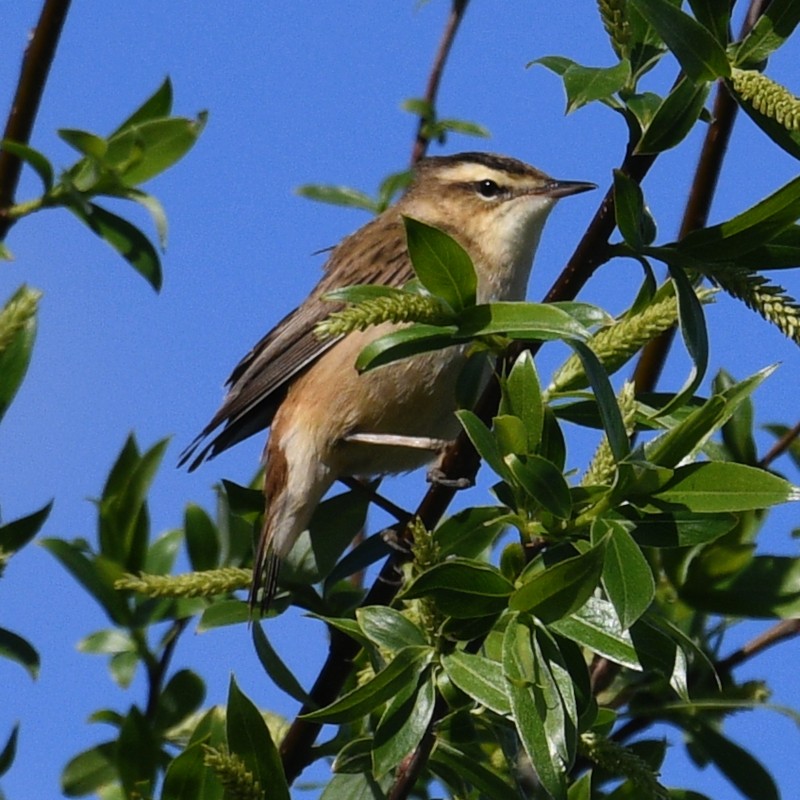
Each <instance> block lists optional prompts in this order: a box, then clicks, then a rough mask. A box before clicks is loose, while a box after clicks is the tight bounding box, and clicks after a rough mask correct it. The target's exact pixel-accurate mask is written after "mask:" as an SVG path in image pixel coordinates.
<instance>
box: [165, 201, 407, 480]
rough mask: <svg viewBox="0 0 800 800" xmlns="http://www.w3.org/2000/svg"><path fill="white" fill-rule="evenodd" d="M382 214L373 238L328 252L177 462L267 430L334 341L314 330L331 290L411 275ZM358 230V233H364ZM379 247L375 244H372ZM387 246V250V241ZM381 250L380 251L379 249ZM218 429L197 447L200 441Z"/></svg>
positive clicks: (354, 239) (396, 282)
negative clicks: (295, 304)
mask: <svg viewBox="0 0 800 800" xmlns="http://www.w3.org/2000/svg"><path fill="white" fill-rule="evenodd" d="M387 217H388V215H382V216H381V217H378V218H377V219H375V220H373V221H372V222H371V223H369V225H368V226H367V228H371V227H373V226H375V227H377V226H379V225H381V226H383V227H385V230H384V231H376V234H381V233H382V234H384V235H377V236H369V235H367V236H362V235H358V236H349V237H347V238H346V239H344V240H343V241H342V243H341V244H340V245H339V246H338V247H337V248H336V249H335V250H334V251H333V253H332V255H331V257H330V259H329V260H328V263H327V264H326V266H325V270H326V271H325V275H324V276H323V278H322V280H321V281H320V282H319V283H318V284H317V286H316V287H315V288H314V290H313V291H312V292H311V295H310V296H309V298H308V299H307V300H306V301H305V302H304V303H303V304H302V305H301V306H300V307H299V308H296V309H295V310H294V311H292V312H291V313H290V314H288V315H287V316H286V317H284V318H283V319H282V320H281V321H280V322H279V323H278V324H277V325H276V326H275V327H274V328H273V329H272V330H271V331H270V332H269V333H268V334H267V335H266V336H264V338H263V339H261V340H260V341H259V342H258V343H257V344H256V345H255V346H254V347H253V349H252V350H251V351H250V352H249V353H248V354H247V355H246V356H245V357H244V358H243V359H242V360H241V361H240V362H239V364H238V365H237V366H236V368H235V369H234V370H233V372H232V373H231V376H230V377H229V378H228V381H227V383H226V386H227V387H228V394H227V395H226V397H225V400H224V401H223V403H222V406H221V407H220V409H219V411H217V413H216V414H215V415H214V417H213V418H212V419H211V421H210V422H209V423H208V425H206V426H205V428H203V430H202V431H201V432H200V434H199V435H198V436H197V437H196V438H195V440H194V441H193V442H192V443H191V444H190V445H189V446H188V447H187V448H186V450H184V452H183V453H182V454H181V459H180V463H181V464H184V463H186V462H190V465H189V469H195V468H196V467H197V466H199V465H200V464H201V463H202V462H203V461H204V460H205V459H206V458H211V457H213V456H215V455H217V454H218V453H221V452H222V451H223V450H226V449H228V448H229V447H231V446H232V445H234V444H236V443H237V442H240V441H242V440H243V439H246V438H247V437H249V436H251V435H252V434H254V433H257V432H258V431H260V430H263V429H264V428H267V427H269V425H270V424H271V422H272V418H273V416H274V415H275V412H276V411H277V409H278V406H279V405H280V404H281V402H282V401H283V398H284V397H285V396H286V391H287V389H288V386H289V384H290V383H291V381H292V380H293V379H294V378H295V377H296V376H297V375H299V374H300V373H301V372H303V371H304V370H305V369H307V368H308V367H309V366H311V364H313V363H314V362H315V361H316V360H317V359H318V358H319V357H320V356H321V355H322V354H323V353H324V352H325V351H326V350H328V349H329V348H330V347H332V346H333V345H334V344H335V343H336V341H337V340H336V339H335V338H331V339H320V338H319V337H318V336H317V335H316V333H315V332H314V329H315V327H316V325H317V324H318V323H319V322H321V321H322V320H324V319H325V318H326V317H327V316H328V315H329V314H331V313H332V312H333V311H336V310H338V309H340V308H341V307H342V305H341V304H338V303H331V302H326V301H324V300H323V299H322V298H323V295H325V294H326V293H327V292H330V291H332V290H333V289H336V288H339V287H342V286H351V285H354V284H357V283H358V284H364V283H373V284H382V285H389V286H400V285H402V284H404V283H406V282H407V281H408V280H410V279H411V278H412V277H413V270H412V268H411V264H410V262H409V259H408V254H407V251H406V247H405V238H404V236H403V234H402V230H401V229H400V228H399V226H401V225H402V222H401V220H400V218H399V216H398V217H397V218H394V219H392V218H387ZM367 232H368V231H367V229H366V228H362V229H361V231H359V234H364V233H367ZM376 242H377V243H379V244H376ZM387 242H391V243H392V244H391V245H389V246H387V245H386V243H387ZM379 247H380V252H378V249H379ZM220 426H222V430H220V431H219V432H218V433H216V435H215V436H214V437H213V439H211V440H210V441H208V442H206V444H204V445H203V446H202V447H201V444H202V443H203V441H204V440H205V439H206V438H207V437H209V436H210V435H211V434H213V433H214V431H216V430H217V429H218V428H219V427H220Z"/></svg>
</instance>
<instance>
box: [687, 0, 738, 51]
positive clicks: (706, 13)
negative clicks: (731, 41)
mask: <svg viewBox="0 0 800 800" xmlns="http://www.w3.org/2000/svg"><path fill="white" fill-rule="evenodd" d="M689 5H690V6H691V8H692V13H693V14H694V18H695V19H696V20H697V21H698V22H699V23H700V24H701V25H702V26H703V27H704V28H705V29H706V30H707V31H710V32H711V33H712V34H713V36H714V38H715V39H716V40H717V41H718V42H719V43H720V44H721V45H722V46H723V47H725V46H726V45H727V44H728V31H729V26H730V22H731V5H730V3H729V2H728V0H689Z"/></svg>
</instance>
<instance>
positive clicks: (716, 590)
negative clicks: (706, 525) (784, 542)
mask: <svg viewBox="0 0 800 800" xmlns="http://www.w3.org/2000/svg"><path fill="white" fill-rule="evenodd" d="M712 567H713V565H711V564H707V563H706V561H705V560H697V559H695V560H694V561H693V562H692V563H691V564H690V566H689V572H688V575H687V578H686V581H685V583H684V584H683V586H680V587H679V592H680V595H681V597H683V598H685V600H686V602H688V603H689V604H691V605H692V606H694V607H695V608H698V609H700V610H704V611H710V612H712V613H718V614H725V615H729V616H735V617H745V618H749V619H753V618H763V619H771V618H775V617H779V618H784V619H788V618H793V617H797V616H798V615H800V559H796V558H788V557H781V556H755V557H754V558H751V559H748V560H747V565H746V566H745V567H744V568H743V569H740V570H737V571H736V572H734V573H733V574H732V575H723V576H719V575H715V574H713V573H712V574H710V570H711V568H712Z"/></svg>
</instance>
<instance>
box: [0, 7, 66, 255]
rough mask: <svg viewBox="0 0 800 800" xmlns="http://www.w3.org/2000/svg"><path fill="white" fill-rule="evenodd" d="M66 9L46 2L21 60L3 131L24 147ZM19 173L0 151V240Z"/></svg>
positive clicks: (16, 165)
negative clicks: (15, 87)
mask: <svg viewBox="0 0 800 800" xmlns="http://www.w3.org/2000/svg"><path fill="white" fill-rule="evenodd" d="M69 6H70V0H46V2H45V4H44V7H43V8H42V13H41V15H40V16H39V22H38V23H37V24H36V28H35V29H34V31H33V35H32V36H31V39H30V43H29V44H28V47H27V49H26V51H25V56H24V57H23V59H22V69H21V71H20V76H19V81H18V83H17V90H16V92H15V93H14V100H13V102H12V104H11V111H10V113H9V115H8V119H7V121H6V126H5V130H4V131H3V138H4V139H11V140H13V141H15V142H19V143H21V144H27V143H28V141H29V139H30V137H31V132H32V131H33V123H34V121H35V119H36V113H37V111H38V110H39V104H40V102H41V99H42V94H43V92H44V87H45V83H46V82H47V75H48V73H49V72H50V65H51V64H52V63H53V58H54V57H55V53H56V46H57V45H58V40H59V37H60V35H61V29H62V28H63V26H64V20H65V19H66V17H67V13H68V12H69ZM21 172H22V162H21V161H20V160H19V158H18V157H17V156H15V155H12V154H11V153H8V152H6V151H5V150H2V151H0V240H2V239H5V237H6V234H7V233H8V231H9V229H10V228H11V226H12V225H13V220H11V219H9V218H8V217H6V216H5V210H6V209H7V208H8V207H9V206H10V205H11V204H12V203H13V202H14V194H15V193H16V191H17V184H18V183H19V177H20V173H21Z"/></svg>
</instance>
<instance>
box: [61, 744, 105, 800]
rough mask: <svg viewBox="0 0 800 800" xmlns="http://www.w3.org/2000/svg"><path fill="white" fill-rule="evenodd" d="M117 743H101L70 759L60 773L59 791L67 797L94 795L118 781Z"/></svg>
mask: <svg viewBox="0 0 800 800" xmlns="http://www.w3.org/2000/svg"><path fill="white" fill-rule="evenodd" d="M116 751H117V742H116V741H111V742H103V743H102V744H98V745H96V746H95V747H92V748H90V749H89V750H84V751H83V752H82V753H79V754H78V755H77V756H75V757H74V758H72V759H70V761H69V763H68V764H67V766H66V767H64V771H63V772H62V773H61V790H62V791H63V792H64V794H65V795H67V796H68V797H80V796H82V795H87V794H94V793H96V792H97V790H98V789H101V788H103V787H105V786H110V785H112V784H114V783H116V782H117V781H118V780H119V773H118V772H117V766H116Z"/></svg>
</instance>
